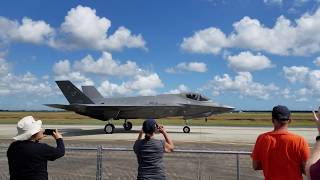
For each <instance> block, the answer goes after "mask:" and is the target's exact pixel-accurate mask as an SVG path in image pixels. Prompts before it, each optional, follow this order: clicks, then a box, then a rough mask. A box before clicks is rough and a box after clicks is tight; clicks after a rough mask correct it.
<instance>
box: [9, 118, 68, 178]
mask: <svg viewBox="0 0 320 180" xmlns="http://www.w3.org/2000/svg"><path fill="white" fill-rule="evenodd" d="M41 125H42V122H41V120H37V121H36V120H35V119H34V118H33V117H32V116H26V117H24V118H22V119H21V120H20V121H19V122H18V124H17V130H18V135H17V136H16V137H14V139H15V140H16V141H14V142H12V143H11V144H10V146H9V148H8V151H7V157H8V163H9V173H10V180H48V172H47V163H48V160H49V161H54V160H56V159H58V158H60V157H62V156H64V153H65V149H64V143H63V140H62V136H61V134H60V133H59V132H58V131H57V130H56V131H55V132H53V135H52V136H53V138H54V139H55V140H56V143H57V147H56V148H55V147H52V146H49V145H48V144H45V143H39V141H40V140H41V139H42V138H44V137H46V135H44V134H43V132H44V131H43V130H42V129H41Z"/></svg>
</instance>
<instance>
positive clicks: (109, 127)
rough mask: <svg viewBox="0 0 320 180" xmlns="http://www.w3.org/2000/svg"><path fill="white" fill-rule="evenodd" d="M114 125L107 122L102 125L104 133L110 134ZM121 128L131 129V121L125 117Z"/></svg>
mask: <svg viewBox="0 0 320 180" xmlns="http://www.w3.org/2000/svg"><path fill="white" fill-rule="evenodd" d="M114 128H115V127H114V125H113V124H111V123H108V124H107V125H106V126H105V127H104V132H105V133H106V134H112V133H113V132H114ZM123 128H124V130H126V131H130V130H131V129H132V123H131V122H130V121H127V120H126V119H125V120H124V123H123Z"/></svg>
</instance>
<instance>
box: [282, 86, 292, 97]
mask: <svg viewBox="0 0 320 180" xmlns="http://www.w3.org/2000/svg"><path fill="white" fill-rule="evenodd" d="M280 94H281V95H282V96H283V97H284V98H286V99H290V98H291V97H292V93H291V89H290V88H284V89H283V90H282V91H281V93H280Z"/></svg>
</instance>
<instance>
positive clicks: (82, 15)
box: [0, 5, 147, 50]
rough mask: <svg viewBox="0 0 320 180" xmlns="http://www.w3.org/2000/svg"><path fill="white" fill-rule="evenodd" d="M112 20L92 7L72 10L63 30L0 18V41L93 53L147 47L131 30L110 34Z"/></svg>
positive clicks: (39, 23)
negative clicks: (97, 13)
mask: <svg viewBox="0 0 320 180" xmlns="http://www.w3.org/2000/svg"><path fill="white" fill-rule="evenodd" d="M110 27H111V21H110V20H109V19H107V18H105V17H99V16H97V15H96V10H95V9H92V8H90V7H84V6H81V5H79V6H77V7H75V8H72V9H71V10H70V11H69V12H68V14H67V15H66V17H65V20H64V22H63V23H62V24H61V26H60V28H56V29H54V28H52V27H51V26H50V25H49V24H47V23H46V22H45V21H41V20H39V21H35V20H32V19H30V18H28V17H24V18H23V19H22V22H21V23H20V22H18V21H17V20H10V19H8V18H6V17H0V40H1V41H0V42H1V43H2V44H4V43H10V42H26V43H33V44H47V45H49V46H51V47H54V48H58V49H63V50H72V49H84V48H87V49H93V50H122V49H123V48H142V49H147V48H146V46H145V45H146V42H145V41H144V39H143V37H142V35H141V34H138V35H133V34H132V33H131V31H130V30H129V29H127V28H126V27H124V26H120V27H119V28H117V30H116V31H115V32H114V33H113V34H108V30H109V28H110Z"/></svg>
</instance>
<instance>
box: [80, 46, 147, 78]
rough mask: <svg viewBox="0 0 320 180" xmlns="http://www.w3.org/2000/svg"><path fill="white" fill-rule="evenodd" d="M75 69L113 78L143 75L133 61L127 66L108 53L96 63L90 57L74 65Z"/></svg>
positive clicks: (127, 63) (103, 54) (128, 62)
mask: <svg viewBox="0 0 320 180" xmlns="http://www.w3.org/2000/svg"><path fill="white" fill-rule="evenodd" d="M74 69H75V70H78V71H80V72H86V73H87V72H88V73H95V74H102V75H111V76H132V75H135V74H139V73H141V72H142V71H143V70H142V69H141V68H139V67H138V65H137V64H136V63H135V62H133V61H127V62H126V63H125V64H121V63H120V62H118V61H116V60H114V59H113V58H112V55H111V54H110V53H108V52H103V53H102V56H101V57H100V58H99V59H97V60H96V61H95V60H94V59H93V57H92V56H90V55H88V56H86V57H85V58H83V59H82V60H80V61H76V62H75V63H74Z"/></svg>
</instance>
